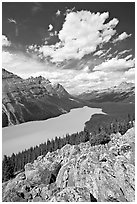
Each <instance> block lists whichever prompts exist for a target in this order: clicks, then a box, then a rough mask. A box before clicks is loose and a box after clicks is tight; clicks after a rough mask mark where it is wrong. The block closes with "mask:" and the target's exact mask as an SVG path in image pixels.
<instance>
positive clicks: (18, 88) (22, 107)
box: [2, 69, 83, 127]
mask: <svg viewBox="0 0 137 204" xmlns="http://www.w3.org/2000/svg"><path fill="white" fill-rule="evenodd" d="M82 106H83V103H82V102H81V101H80V100H78V99H76V98H74V97H73V96H71V95H70V94H69V93H68V92H67V91H66V90H65V89H64V87H63V86H62V85H61V84H54V85H52V84H51V82H50V81H49V80H48V79H45V78H44V77H42V76H39V77H35V78H34V77H30V78H28V79H22V78H21V77H19V76H17V75H15V74H13V73H11V72H8V71H7V70H5V69H2V125H3V127H5V126H8V125H14V124H19V123H23V122H27V121H33V120H44V119H48V118H51V117H56V116H58V115H61V114H63V113H66V112H68V111H70V109H72V108H77V107H82Z"/></svg>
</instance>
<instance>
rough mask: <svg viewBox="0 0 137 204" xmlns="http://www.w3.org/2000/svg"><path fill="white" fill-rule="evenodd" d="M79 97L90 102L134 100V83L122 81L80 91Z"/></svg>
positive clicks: (130, 101)
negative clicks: (112, 84) (104, 87)
mask: <svg viewBox="0 0 137 204" xmlns="http://www.w3.org/2000/svg"><path fill="white" fill-rule="evenodd" d="M78 97H79V98H80V99H84V100H89V101H91V102H126V103H134V102H135V84H133V83H127V82H122V83H121V84H119V85H118V86H112V87H111V88H107V89H99V90H93V91H88V92H85V93H82V94H80V95H79V96H78Z"/></svg>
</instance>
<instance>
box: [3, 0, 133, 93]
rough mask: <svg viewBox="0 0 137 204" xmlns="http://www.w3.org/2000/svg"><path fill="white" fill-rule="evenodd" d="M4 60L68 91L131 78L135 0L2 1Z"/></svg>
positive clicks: (8, 65)
mask: <svg viewBox="0 0 137 204" xmlns="http://www.w3.org/2000/svg"><path fill="white" fill-rule="evenodd" d="M2 66H3V68H5V69H7V70H8V71H11V72H13V73H15V74H17V75H19V76H21V77H22V78H28V77H30V76H39V75H42V76H44V77H45V78H48V79H49V80H50V81H51V82H52V83H60V84H62V85H63V86H64V87H65V88H66V90H67V91H68V92H70V93H71V94H79V93H82V92H85V91H89V90H93V89H102V88H108V87H111V86H115V85H119V84H120V83H122V82H123V81H126V82H132V83H134V80H135V4H134V3H133V2H105V3H104V2H78V3H75V2H67V3H64V2H41V3H40V2H18V3H17V2H3V3H2Z"/></svg>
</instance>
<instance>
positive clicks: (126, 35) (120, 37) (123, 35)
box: [113, 32, 132, 43]
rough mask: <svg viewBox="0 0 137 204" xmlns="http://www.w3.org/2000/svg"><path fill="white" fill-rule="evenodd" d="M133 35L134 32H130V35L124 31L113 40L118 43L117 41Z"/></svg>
mask: <svg viewBox="0 0 137 204" xmlns="http://www.w3.org/2000/svg"><path fill="white" fill-rule="evenodd" d="M131 35H132V34H129V35H128V34H127V33H126V32H123V33H121V34H120V35H119V36H118V38H116V39H114V40H113V43H116V42H118V41H121V40H124V39H126V38H129V37H130V36H131Z"/></svg>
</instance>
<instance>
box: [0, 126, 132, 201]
mask: <svg viewBox="0 0 137 204" xmlns="http://www.w3.org/2000/svg"><path fill="white" fill-rule="evenodd" d="M134 159H135V128H134V127H133V128H131V129H129V130H128V131H127V132H126V133H125V134H124V135H121V134H120V133H117V134H112V135H111V141H110V142H109V143H108V144H105V145H96V146H91V144H90V143H89V142H86V143H81V144H79V145H73V146H71V145H69V144H67V145H65V146H64V147H63V148H61V149H58V150H57V151H55V152H52V153H48V154H47V155H46V156H39V157H38V158H37V159H36V160H35V161H34V163H32V164H31V163H28V164H26V165H25V169H24V172H21V173H19V174H18V175H17V176H16V177H15V178H14V179H12V180H10V181H7V182H5V183H3V185H2V189H3V193H2V197H3V201H9V202H17V201H20V202H22V201H28V202H42V201H43V202H44V201H45V202H62V201H63V202H80V201H81V202H114V201H115V202H118V201H119V202H126V201H129V202H133V201H135V160H134Z"/></svg>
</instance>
